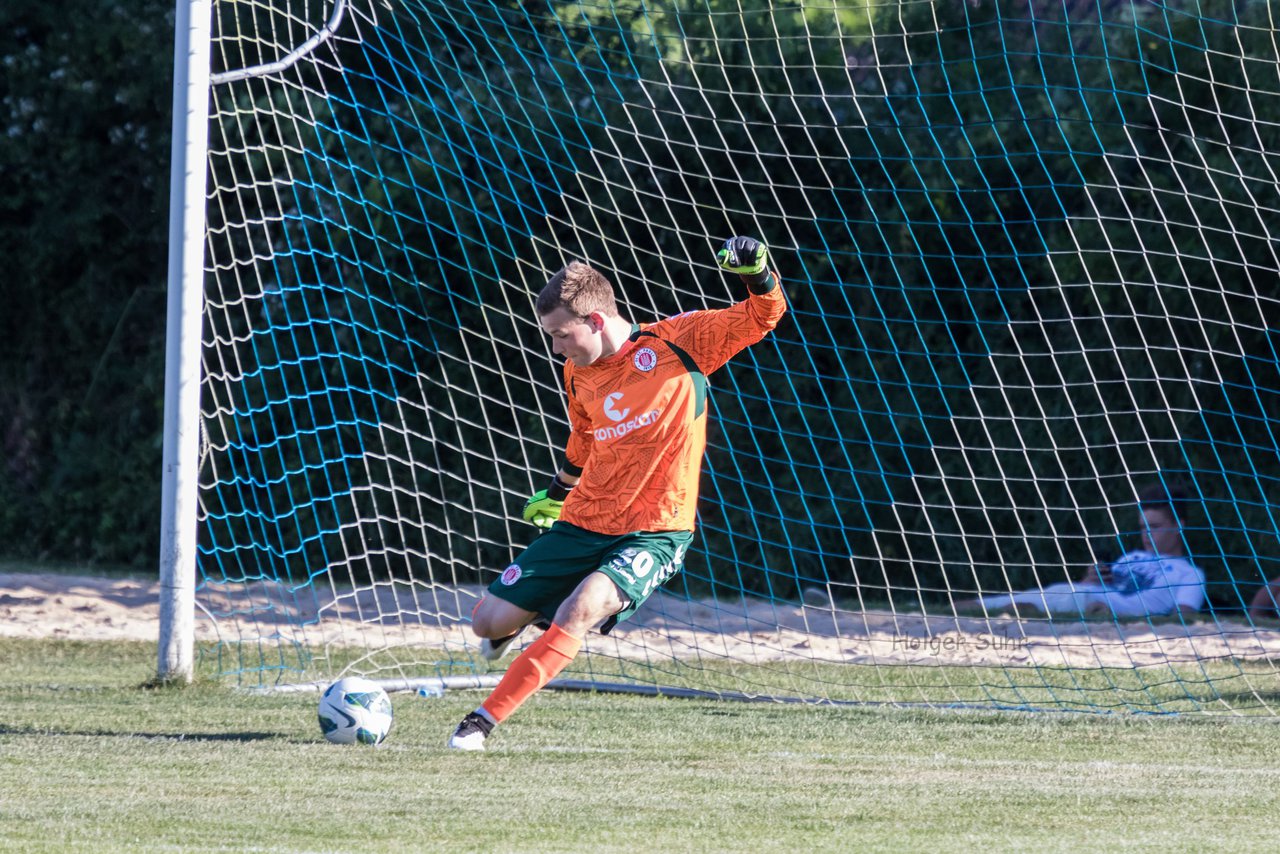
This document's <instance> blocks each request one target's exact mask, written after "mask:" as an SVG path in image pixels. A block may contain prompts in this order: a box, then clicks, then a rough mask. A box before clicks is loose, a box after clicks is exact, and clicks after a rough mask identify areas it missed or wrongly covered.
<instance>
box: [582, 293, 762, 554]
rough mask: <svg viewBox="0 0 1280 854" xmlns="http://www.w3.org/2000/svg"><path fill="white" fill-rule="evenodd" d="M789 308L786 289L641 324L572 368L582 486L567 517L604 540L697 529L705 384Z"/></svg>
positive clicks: (704, 428) (703, 444)
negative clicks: (613, 349) (606, 352)
mask: <svg viewBox="0 0 1280 854" xmlns="http://www.w3.org/2000/svg"><path fill="white" fill-rule="evenodd" d="M775 280H776V275H775ZM786 310H787V303H786V297H785V296H784V295H783V293H782V287H781V286H780V285H778V286H775V287H774V289H773V290H772V291H770V292H769V293H767V294H752V295H751V296H750V297H748V298H747V299H745V300H743V301H742V302H740V303H737V304H735V305H732V306H730V307H729V308H724V309H715V310H710V311H691V312H686V313H685V314H680V315H676V316H675V317H670V318H667V319H666V320H660V321H658V322H657V323H653V324H649V325H646V326H640V327H636V329H635V331H633V333H632V335H631V337H630V339H628V341H627V342H626V344H624V345H623V346H622V348H621V349H620V350H619V351H618V352H617V353H614V354H613V355H611V356H607V357H605V358H602V359H599V360H597V361H595V362H593V363H592V364H590V365H588V366H586V367H582V368H579V367H575V366H574V364H573V363H572V362H566V363H565V366H564V382H565V389H566V390H567V391H568V394H569V424H570V427H571V428H572V432H571V433H570V436H569V441H568V443H567V445H566V446H565V459H566V465H565V471H566V473H568V474H578V473H579V472H580V473H581V480H580V481H579V482H578V485H577V486H576V487H574V489H573V490H572V491H571V492H570V493H569V497H568V498H566V499H565V502H564V508H563V510H562V512H561V514H560V518H561V519H563V520H564V521H566V522H570V523H572V524H574V525H577V526H578V527H580V528H585V529H587V530H589V531H594V532H596V533H599V534H610V535H617V534H627V533H631V532H633V531H692V530H693V528H694V515H695V512H696V510H697V503H698V477H699V474H700V470H701V468H702V455H703V452H704V451H705V450H706V446H707V379H706V378H707V376H708V375H709V374H711V373H713V372H714V371H716V370H718V369H719V368H720V367H721V366H723V365H724V364H725V362H728V361H729V359H731V358H733V356H734V355H735V354H736V353H738V352H739V351H740V350H743V349H745V348H746V347H749V346H750V345H752V344H754V343H756V342H757V341H759V340H760V339H762V338H764V336H765V335H767V334H768V333H769V331H770V330H772V329H773V328H774V327H775V326H777V325H778V321H779V320H780V319H781V318H782V315H783V313H784V312H785V311H786Z"/></svg>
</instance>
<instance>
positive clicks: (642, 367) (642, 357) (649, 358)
mask: <svg viewBox="0 0 1280 854" xmlns="http://www.w3.org/2000/svg"><path fill="white" fill-rule="evenodd" d="M631 364H633V365H635V366H636V370H638V371H644V372H645V373H648V372H649V371H652V370H653V369H654V368H656V367H658V354H657V353H655V352H653V348H652V347H641V348H640V349H639V350H637V351H636V354H635V355H634V356H632V357H631Z"/></svg>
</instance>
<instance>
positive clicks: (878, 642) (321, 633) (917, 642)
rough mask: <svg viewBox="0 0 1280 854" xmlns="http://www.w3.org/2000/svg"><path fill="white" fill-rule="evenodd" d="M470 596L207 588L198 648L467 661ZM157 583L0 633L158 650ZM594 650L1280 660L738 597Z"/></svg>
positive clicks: (1255, 646)
mask: <svg viewBox="0 0 1280 854" xmlns="http://www.w3.org/2000/svg"><path fill="white" fill-rule="evenodd" d="M479 593H480V591H479V588H469V587H463V588H457V587H445V586H431V585H423V584H410V583H403V582H397V583H389V584H386V585H379V586H378V587H376V588H374V589H366V590H361V591H358V592H353V591H343V590H331V589H323V588H310V587H307V588H298V589H292V588H290V587H289V586H287V585H283V584H276V583H265V582H254V583H248V584H231V585H215V584H206V585H204V586H202V587H201V588H200V590H199V591H198V593H197V617H196V637H197V639H198V640H200V641H213V640H219V639H221V640H224V641H228V642H242V641H265V642H272V643H275V642H286V643H302V644H310V645H325V644H333V645H342V646H350V645H358V646H364V647H366V648H369V649H379V648H385V647H393V646H401V645H405V644H409V645H415V646H417V645H421V646H430V647H445V648H451V649H454V650H457V651H458V652H459V653H464V654H468V653H470V652H474V650H475V638H474V637H473V636H472V635H471V634H470V632H468V631H467V630H466V616H467V615H469V614H470V612H471V609H472V607H473V606H474V604H475V602H476V601H477V597H478V596H479ZM158 602H159V584H158V583H155V582H147V581H139V580H125V579H109V578H94V577H89V576H74V575H62V574H47V575H39V574H27V573H8V574H0V636H6V637H52V638H75V639H81V640H109V639H127V640H143V641H154V640H155V639H156V638H157V637H158V634H159V615H160V609H159V605H158ZM587 648H588V649H589V650H591V651H593V652H598V653H604V654H610V655H617V656H622V657H626V658H634V659H644V660H652V659H653V658H655V657H657V658H675V659H689V658H703V659H721V658H723V659H727V660H734V661H743V662H772V661H783V660H792V661H814V662H822V663H841V662H843V663H856V664H876V665H879V664H927V665H937V664H953V665H955V664H967V665H987V666H1023V667H1026V666H1041V667H1063V666H1067V667H1133V666H1150V665H1161V664H1180V663H1188V662H1196V661H1216V660H1228V659H1236V660H1265V659H1277V660H1280V631H1277V630H1276V629H1274V628H1270V627H1267V628H1255V627H1252V626H1249V625H1245V624H1242V623H1233V622H1223V621H1219V620H1215V619H1214V618H1213V617H1212V616H1206V617H1205V618H1204V619H1202V620H1200V621H1197V622H1194V623H1191V624H1189V625H1182V624H1179V623H1176V622H1170V623H1164V624H1156V625H1150V624H1147V623H1145V622H1132V623H1124V624H1120V625H1116V624H1114V623H1107V622H1087V623H1086V622H1080V621H1065V620H1064V621H1055V622H1050V621H1048V620H1034V619H1023V620H1017V619H1013V618H991V619H984V618H974V617H956V616H940V615H938V616H935V615H924V614H908V613H893V612H888V611H850V610H843V609H840V608H838V607H833V606H832V605H831V604H830V603H825V604H824V605H797V604H786V603H773V602H766V601H763V600H752V599H742V600H738V601H733V602H725V601H719V602H709V601H695V602H689V601H686V600H682V599H679V598H677V597H674V596H669V595H667V594H665V593H662V594H659V595H657V596H655V597H653V598H652V599H651V600H650V601H649V602H648V603H646V605H645V607H644V608H643V609H641V611H640V613H638V614H637V615H636V617H635V618H633V619H632V620H630V621H628V622H627V623H624V624H622V625H621V626H619V627H618V628H617V629H616V630H615V631H614V633H613V634H611V635H610V636H608V637H604V636H600V635H596V634H593V635H592V636H591V637H590V638H589V639H588V642H587Z"/></svg>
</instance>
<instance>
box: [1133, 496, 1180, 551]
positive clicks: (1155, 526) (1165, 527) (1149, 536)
mask: <svg viewBox="0 0 1280 854" xmlns="http://www.w3.org/2000/svg"><path fill="white" fill-rule="evenodd" d="M1142 547H1143V548H1144V549H1146V550H1147V551H1149V552H1155V553H1156V554H1161V555H1174V556H1176V555H1180V554H1182V532H1181V531H1180V530H1179V529H1178V522H1177V520H1175V519H1174V518H1173V517H1172V516H1171V515H1170V514H1169V513H1168V511H1165V510H1161V509H1160V508H1158V507H1149V508H1147V509H1146V510H1143V511H1142Z"/></svg>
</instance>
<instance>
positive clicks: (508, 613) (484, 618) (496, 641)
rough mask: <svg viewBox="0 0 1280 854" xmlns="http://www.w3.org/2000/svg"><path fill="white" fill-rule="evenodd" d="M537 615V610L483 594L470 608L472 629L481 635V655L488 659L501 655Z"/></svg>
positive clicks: (495, 658)
mask: <svg viewBox="0 0 1280 854" xmlns="http://www.w3.org/2000/svg"><path fill="white" fill-rule="evenodd" d="M537 616H538V614H537V612H536V611H529V610H526V609H525V608H521V607H520V606H519V605H516V604H514V603H512V602H508V601H507V600H506V599H503V598H501V597H498V596H494V595H493V594H492V593H490V594H488V595H486V596H485V597H484V598H483V599H481V600H480V603H479V604H478V605H476V607H475V610H474V611H472V612H471V631H473V632H475V633H476V636H477V637H479V638H480V655H481V656H482V657H484V658H485V659H486V660H488V661H497V660H498V659H499V658H502V656H503V655H504V654H505V653H506V651H507V649H509V648H510V647H511V645H512V644H513V643H515V641H516V638H518V637H520V633H521V632H523V631H524V630H525V627H526V626H528V625H529V624H530V623H532V622H533V621H534V620H535V619H536V618H537Z"/></svg>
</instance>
